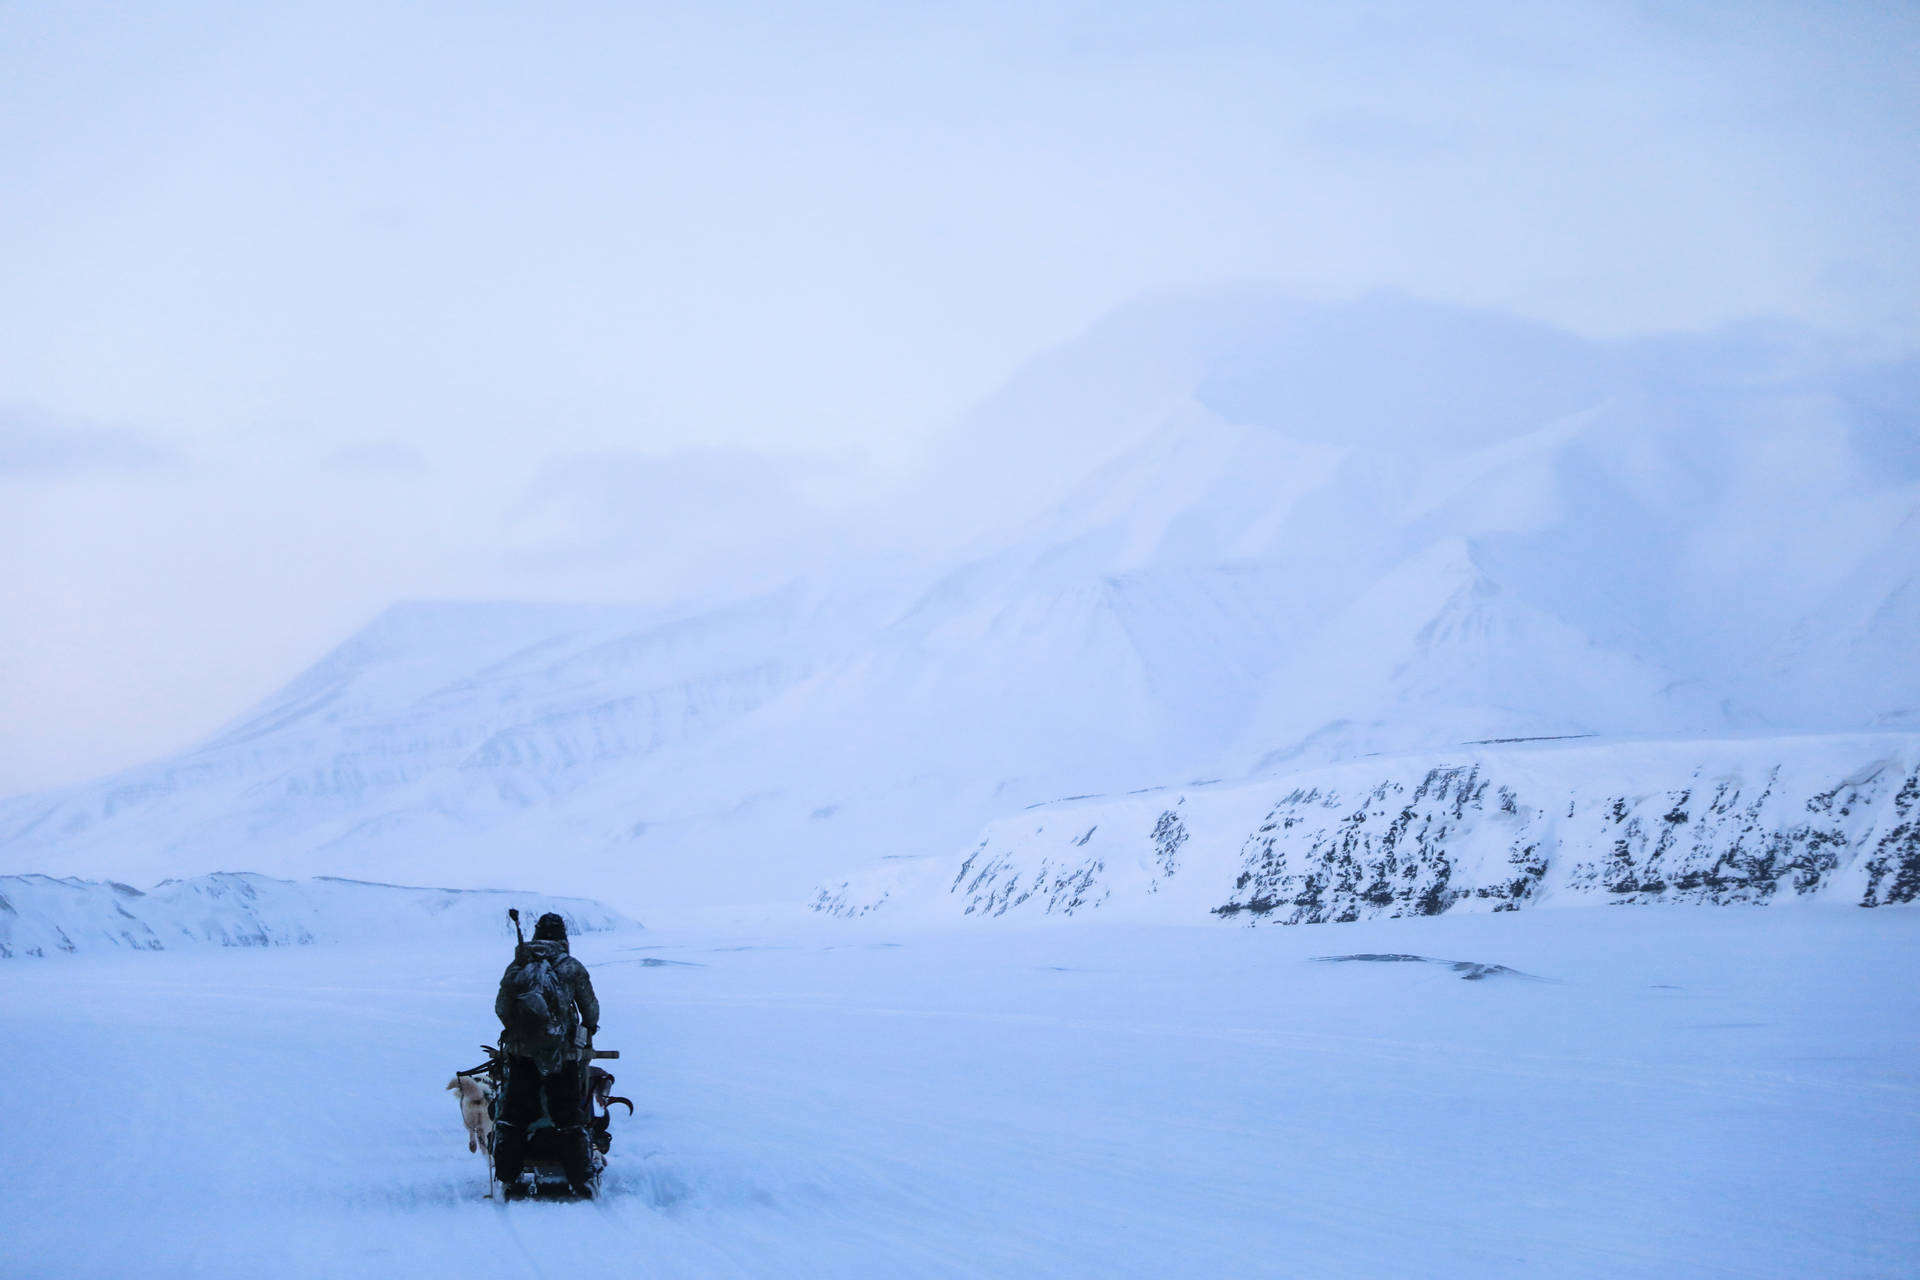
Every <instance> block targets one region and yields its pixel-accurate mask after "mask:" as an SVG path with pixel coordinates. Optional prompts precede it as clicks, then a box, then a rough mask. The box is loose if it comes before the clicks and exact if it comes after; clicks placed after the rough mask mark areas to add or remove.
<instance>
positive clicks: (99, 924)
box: [0, 872, 636, 959]
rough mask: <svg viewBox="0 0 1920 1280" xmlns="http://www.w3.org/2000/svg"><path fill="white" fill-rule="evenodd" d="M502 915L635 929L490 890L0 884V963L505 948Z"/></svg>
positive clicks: (321, 884) (229, 879)
mask: <svg viewBox="0 0 1920 1280" xmlns="http://www.w3.org/2000/svg"><path fill="white" fill-rule="evenodd" d="M508 907H518V908H519V909H520V912H521V914H522V915H523V916H524V917H526V920H527V923H528V926H529V927H531V923H532V921H533V920H534V919H537V918H538V917H539V916H540V915H541V914H543V913H545V912H548V911H553V912H557V913H559V914H560V915H561V916H562V917H563V918H564V919H565V920H566V922H567V930H568V932H569V933H570V934H580V933H597V932H604V931H607V930H611V929H622V928H633V927H636V926H635V925H634V922H633V921H631V920H629V919H628V918H627V917H626V916H624V915H621V914H620V913H619V912H618V911H615V910H613V909H612V908H610V907H607V906H604V905H602V904H601V903H598V902H592V901H588V900H585V899H581V898H551V897H546V896H543V895H540V894H533V893H512V892H509V891H507V890H502V889H494V890H476V889H422V888H414V887H410V886H404V885H391V884H369V883H366V882H363V881H358V880H337V879H331V878H321V879H316V880H307V881H290V880H275V879H272V878H271V877H268V876H261V875H251V874H246V873H240V872H221V873H217V874H214V875H205V876H197V877H195V878H193V879H191V880H168V881H165V882H163V883H161V884H159V885H157V886H155V887H154V888H152V889H148V890H146V891H144V892H143V891H141V890H139V889H136V888H134V887H133V886H131V885H125V884H120V883H117V882H115V881H111V880H109V881H104V882H101V881H91V880H72V879H61V880H56V879H54V878H53V877H51V876H43V875H25V876H0V959H7V958H11V957H15V956H47V955H54V954H59V953H63V952H64V953H72V952H76V951H104V950H113V949H119V950H130V951H166V950H178V949H181V948H192V947H286V946H306V945H309V944H312V943H316V942H346V941H373V940H393V939H396V938H409V939H422V938H426V939H441V940H445V941H455V940H469V939H484V938H502V939H510V938H512V937H513V927H512V925H511V923H509V921H508V919H507V914H506V912H507V908H508Z"/></svg>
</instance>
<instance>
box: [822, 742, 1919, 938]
mask: <svg viewBox="0 0 1920 1280" xmlns="http://www.w3.org/2000/svg"><path fill="white" fill-rule="evenodd" d="M935 865H936V864H935V863H933V862H932V861H931V860H929V861H928V862H926V863H925V864H923V865H919V866H915V867H904V868H903V867H898V866H893V867H888V868H885V869H883V870H881V871H878V872H875V873H874V874H872V875H870V876H868V877H866V878H863V879H861V880H849V881H845V882H841V883H839V884H836V885H833V886H829V887H828V888H826V889H823V890H822V891H821V892H820V893H819V894H818V895H817V896H816V898H815V901H814V907H815V909H816V910H820V911H825V912H827V913H829V914H834V915H859V914H865V913H866V912H867V911H870V910H873V909H876V908H878V907H881V906H884V907H886V908H887V909H889V910H902V909H911V908H913V907H915V906H916V905H917V906H918V907H919V908H920V909H923V910H926V909H931V910H944V911H951V912H956V913H958V914H962V915H976V916H1002V915H1008V914H1025V915H1062V916H1069V915H1074V914H1078V913H1085V912H1088V911H1093V910H1100V911H1104V912H1120V913H1129V914H1133V913H1150V914H1155V915H1164V916H1174V917H1182V916H1184V917H1186V918H1195V917H1198V916H1200V915H1202V914H1204V913H1211V914H1213V915H1215V916H1221V917H1226V918H1229V919H1241V920H1247V921H1275V922H1279V923H1283V924H1317V923H1323V922H1327V921H1347V920H1359V919H1364V918H1369V917H1374V916H1403V915H1436V914H1439V913H1440V912H1443V911H1448V910H1454V909H1467V910H1483V911H1486V910H1490V911H1511V910H1517V909H1519V908H1520V907H1523V906H1529V905H1533V904H1536V903H1557V904H1563V905H1566V904H1578V903H1585V902H1613V903H1643V902H1692V903H1714V904H1731V903H1756V904H1757V903H1768V902H1779V901H1788V900H1798V899H1820V900H1825V901H1833V902H1847V903H1857V904H1859V905H1861V906H1880V905H1886V904H1892V903H1906V902H1913V901H1916V900H1920V738H1916V737H1914V736H1912V735H1867V736H1856V737H1810V738H1784V739H1783V738H1772V739H1755V740H1749V741H1731V742H1661V743H1616V744H1606V745H1594V746H1548V745H1542V746H1535V747H1532V748H1528V747H1525V746H1512V747H1504V748H1503V747H1498V746H1491V747H1488V748H1485V749H1483V750H1482V751H1480V752H1476V753H1474V754H1471V755H1465V754H1463V755H1456V756H1452V757H1438V758H1436V757H1407V758H1401V759H1397V760H1369V761H1356V762H1353V763H1350V764H1346V765H1342V766H1337V767H1331V768H1324V769H1318V770H1314V771H1311V772H1308V773H1303V774H1297V775H1293V776H1290V777H1287V778H1284V779H1279V780H1270V781H1265V782H1256V783H1247V784H1240V785H1236V786H1231V787H1205V786H1202V787H1191V788H1188V789H1186V790H1184V791H1165V792H1152V793H1147V794H1143V795H1138V796H1130V797H1125V798H1121V799H1115V800H1101V801H1091V802H1078V803H1063V804H1058V805H1050V806H1044V807H1041V808H1038V809H1035V810H1030V811H1028V812H1027V813H1025V814H1023V815H1021V816H1019V817H1016V818H1010V819H1006V820H1004V821H1001V822H997V823H995V824H993V826H991V827H989V828H988V830H987V832H986V834H985V837H984V838H983V839H982V840H981V841H980V843H979V845H978V846H977V847H976V848H975V849H974V850H973V851H972V852H971V853H969V854H968V855H967V856H966V857H965V858H964V859H963V860H961V861H960V862H959V864H958V866H957V868H954V867H953V866H952V865H951V864H948V866H947V868H946V869H947V871H948V872H949V874H946V875H945V876H940V877H936V875H935V871H934V868H935Z"/></svg>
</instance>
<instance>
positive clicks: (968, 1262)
mask: <svg viewBox="0 0 1920 1280" xmlns="http://www.w3.org/2000/svg"><path fill="white" fill-rule="evenodd" d="M579 954H580V955H581V957H582V958H583V959H584V960H585V961H586V962H587V963H588V964H589V966H590V967H591V968H592V970H593V974H594V979H595V983H596V986H597V988H598V990H599V993H600V995H601V999H602V1002H603V1004H604V1005H605V1006H606V1009H607V1014H606V1017H605V1028H604V1030H603V1033H602V1036H601V1041H602V1043H603V1045H605V1046H606V1047H612V1048H619V1049H621V1050H622V1051H623V1057H622V1059H621V1060H620V1061H619V1062H618V1063H615V1064H612V1065H613V1066H614V1067H615V1068H616V1074H617V1076H618V1078H619V1088H618V1090H617V1091H618V1092H621V1093H623V1094H626V1095H627V1096H630V1097H632V1098H633V1099H634V1101H635V1103H636V1106H637V1108H638V1115H637V1116H636V1117H635V1118H634V1119H632V1120H631V1121H629V1120H627V1119H626V1118H625V1117H624V1115H622V1116H621V1117H620V1118H619V1119H617V1120H616V1121H615V1135H616V1136H615V1145H614V1150H613V1159H612V1164H611V1166H610V1168H609V1170H608V1176H607V1195H606V1196H605V1197H604V1198H603V1200H602V1201H601V1202H600V1203H597V1204H594V1205H539V1204H531V1205H513V1206H503V1205H499V1204H494V1203H488V1202H487V1201H485V1200H484V1199H482V1198H481V1197H482V1194H483V1192H484V1170H483V1167H482V1164H481V1161H480V1160H479V1158H478V1157H476V1156H472V1155H469V1154H468V1152H467V1151H466V1147H465V1142H464V1139H463V1134H462V1131H461V1128H460V1123H459V1118H458V1114H457V1108H456V1105H455V1103H454V1101H453V1097H452V1095H451V1094H448V1093H446V1092H444V1091H443V1089H442V1086H443V1085H444V1084H445V1083H446V1080H447V1077H448V1076H449V1075H450V1074H451V1073H452V1072H453V1071H454V1070H455V1069H456V1068H459V1067H465V1066H470V1065H472V1064H473V1063H475V1062H477V1061H478V1060H479V1057H480V1054H479V1051H478V1048H477V1046H478V1044H479V1043H480V1042H481V1041H482V1040H483V1039H486V1038H489V1037H490V1034H491V1031H492V1019H491V1017H490V1014H489V1009H490V1005H491V998H492V993H493V987H494V983H495V982H496V980H497V978H498V975H499V971H500V969H501V968H502V967H503V966H504V964H505V962H506V959H507V956H506V954H505V950H504V949H503V948H499V947H491V946H490V947H484V948H482V947H474V946H457V947H445V946H442V947H437V948H426V947H418V946H415V947H408V946H404V945H396V946H394V947H391V948H377V947H369V946H358V945H356V946H337V947H312V948H300V949H290V950H285V951H278V950H276V951H245V952H226V951H221V952H200V953H179V954H152V955H122V956H106V955H102V956H88V955H80V956H76V957H68V958H61V959H58V960H46V961H23V962H17V963H14V964H10V965H9V966H8V967H7V969H6V971H5V977H4V982H0V1044H4V1046H5V1048H4V1049H3V1050H0V1091H3V1093H4V1096H5V1097H7V1098H9V1099H11V1100H13V1101H12V1105H11V1106H10V1107H9V1113H10V1114H9V1121H8V1127H7V1133H8V1141H7V1143H6V1151H7V1153H8V1159H7V1160H6V1161H5V1162H4V1168H3V1169H0V1274H4V1275H6V1276H8V1277H20V1278H23V1280H28V1278H33V1277H42V1276H46V1277H52V1276H60V1277H90V1276H103V1277H104V1276H123V1275H128V1274H139V1275H142V1276H149V1277H167V1276H187V1275H195V1276H216V1277H218V1276H229V1275H233V1276H237V1275H273V1276H277V1277H278V1276H288V1277H291V1276H308V1275H312V1276H321V1275H343V1274H352V1275H357V1276H386V1275H417V1274H419V1273H421V1271H422V1270H423V1269H424V1270H425V1271H426V1272H427V1273H428V1274H443V1275H460V1276H463V1277H467V1276H508V1275H512V1276H519V1275H581V1274H587V1275H596V1276H724V1275H740V1276H800V1275H821V1276H902V1275H908V1276H921V1275H926V1276H977V1275H996V1276H1035V1275H1123V1276H1132V1275H1137V1276H1166V1275H1176V1274H1191V1275H1289V1276H1334V1277H1346V1276H1352V1277H1363V1276H1365V1277H1385V1276H1405V1275H1424V1276H1476V1277H1483V1276H1523V1275H1527V1276H1533V1275H1543V1274H1554V1275H1563V1276H1629V1275H1632V1276H1645V1275H1659V1276H1669V1277H1690V1276H1701V1277H1705V1276H1714V1277H1724V1276H1774V1275H1777V1276H1783V1277H1785V1276H1793V1277H1803V1276H1810V1275H1819V1276H1829V1277H1838V1276H1863V1277H1864V1276H1898V1275H1911V1274H1913V1273H1914V1272H1915V1270H1916V1269H1917V1268H1920V1219H1916V1217H1915V1215H1914V1214H1913V1213H1912V1206H1913V1205H1914V1204H1915V1203H1920V1160H1916V1157H1915V1156H1914V1152H1915V1151H1917V1150H1920V1070H1916V1065H1915V1064H1916V1063H1920V992H1916V990H1915V987H1914V984H1913V982H1912V975H1913V973H1914V972H1916V962H1920V912H1915V911H1911V910H1905V909H1883V910H1879V911H1871V912H1869V911H1859V910H1854V909H1840V908H1831V907H1825V906H1807V907H1805V908H1803V909H1801V910H1796V911H1791V912H1780V911H1761V910H1751V909H1742V908H1716V909H1696V908H1667V907H1640V908H1637V909H1635V910H1631V911H1616V910H1608V909H1598V908H1589V909H1578V910H1537V911H1533V912H1520V913H1508V914H1499V915H1450V916H1442V917H1437V918H1432V919H1399V920H1379V921H1369V922H1362V923H1357V924H1349V925H1320V926H1300V927H1295V928H1287V929H1260V930H1248V929H1238V928H1231V927H1223V926H1219V925H1213V926H1210V927H1208V926H1202V927H1178V926H1150V925H1125V924H1100V925H1087V924H1081V923H1079V922H1067V923H1065V924H1060V923H1055V924H1051V925H1049V926H1047V927H1046V928H1044V929H1023V928H1017V927H1010V926H992V925H989V926H974V927H972V928H970V929H969V930H968V931H966V932H952V933H922V934H918V935H902V934H888V933H885V932H882V931H879V930H877V929H874V928H871V927H862V926H859V925H845V924H831V925H829V924H824V923H804V924H802V923H796V924H791V925H782V926H780V927H777V928H776V927H771V926H766V927H762V928H760V929H759V930H757V931H756V932H755V934H754V935H752V936H741V935H738V934H723V933H721V932H717V931H716V932H711V933H700V934H695V933H684V934H678V935H660V934H655V933H650V932H649V933H628V934H624V935H613V936H600V937H595V938H590V939H586V940H583V941H582V942H581V944H580V948H579ZM1356 954H1372V955H1414V956H1425V957H1432V958H1436V959H1440V960H1449V961H1452V960H1466V961H1476V962H1480V963H1484V964H1499V965H1505V966H1508V967H1509V968H1510V969H1513V970H1516V971H1518V972H1517V973H1515V974H1498V973H1496V974H1494V975H1492V976H1489V977H1486V978H1483V979H1480V980H1475V981H1467V980H1463V979H1462V977H1461V976H1460V974H1459V973H1457V972H1456V971H1454V970H1453V969H1452V968H1450V967H1448V966H1446V965H1442V964H1424V963H1415V962H1411V961H1405V960H1356V961H1349V962H1345V963H1330V962H1320V961H1316V959H1315V958H1316V957H1322V956H1346V955H1356Z"/></svg>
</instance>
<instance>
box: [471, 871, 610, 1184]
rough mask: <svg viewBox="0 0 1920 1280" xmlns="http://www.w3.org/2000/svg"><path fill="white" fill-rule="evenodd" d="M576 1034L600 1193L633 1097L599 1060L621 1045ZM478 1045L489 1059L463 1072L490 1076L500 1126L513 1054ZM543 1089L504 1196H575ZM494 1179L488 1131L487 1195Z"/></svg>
mask: <svg viewBox="0 0 1920 1280" xmlns="http://www.w3.org/2000/svg"><path fill="white" fill-rule="evenodd" d="M507 917H508V918H509V919H511V920H512V921H513V932H514V937H515V939H516V941H517V942H518V943H519V944H520V946H521V947H523V948H524V947H525V945H526V938H525V937H524V936H523V935H522V934H521V932H520V912H519V911H518V910H515V909H511V908H509V909H508V911H507ZM516 954H518V952H516ZM574 1036H575V1039H574V1042H573V1054H572V1057H571V1059H570V1060H571V1062H572V1064H573V1065H574V1066H575V1067H576V1068H577V1069H578V1070H579V1072H580V1096H581V1097H582V1098H583V1099H585V1100H586V1104H587V1123H586V1131H587V1167H588V1169H589V1170H590V1173H589V1177H588V1183H587V1185H588V1187H589V1188H590V1192H591V1194H593V1195H595V1196H597V1195H598V1194H599V1193H600V1175H601V1174H602V1173H603V1172H605V1171H606V1167H607V1152H608V1151H609V1150H611V1149H612V1147H613V1133H612V1127H613V1105H614V1104H615V1103H616V1102H617V1103H619V1104H620V1105H622V1106H624V1107H626V1109H627V1114H628V1115H629V1116H631V1115H632V1114H633V1103H632V1102H631V1101H629V1100H628V1099H626V1098H619V1097H615V1096H614V1093H613V1073H612V1072H610V1071H608V1070H607V1069H606V1068H604V1067H601V1066H598V1065H596V1063H598V1062H605V1061H608V1060H611V1059H615V1058H618V1057H619V1056H620V1051H619V1050H618V1049H596V1048H594V1047H593V1037H592V1035H590V1034H589V1033H588V1031H587V1029H586V1028H585V1027H576V1028H575V1030H574ZM480 1047H481V1048H482V1049H483V1050H485V1051H486V1054H487V1060H486V1062H485V1063H483V1064H482V1065H480V1066H477V1067H474V1068H471V1069H470V1070H467V1071H462V1072H460V1073H459V1074H460V1075H463V1076H471V1077H473V1078H474V1079H476V1080H484V1081H486V1083H487V1089H488V1093H489V1097H488V1100H487V1115H488V1117H489V1118H490V1119H491V1120H492V1121H493V1123H494V1124H495V1125H496V1126H497V1125H499V1124H500V1122H501V1119H502V1112H503V1111H504V1110H505V1107H506V1098H507V1080H508V1076H509V1075H510V1074H511V1073H512V1071H513V1062H514V1059H513V1058H511V1057H510V1056H509V1055H507V1054H506V1053H504V1052H502V1051H501V1050H500V1049H499V1048H498V1047H497V1046H495V1045H490V1044H483V1045H481V1046H480ZM539 1092H540V1116H539V1118H538V1119H537V1120H535V1121H533V1123H531V1124H529V1125H528V1126H527V1150H526V1164H525V1166H524V1167H523V1168H522V1170H521V1172H520V1176H519V1178H518V1179H517V1180H516V1184H515V1185H514V1186H512V1187H502V1188H501V1193H502V1196H503V1198H505V1199H509V1200H513V1199H519V1198H520V1197H521V1196H522V1195H533V1196H539V1197H542V1198H554V1197H564V1198H572V1197H573V1195H574V1192H573V1189H572V1187H571V1185H570V1184H569V1182H568V1179H567V1170H566V1162H565V1160H564V1158H563V1156H562V1152H561V1146H560V1143H561V1137H560V1130H559V1128H558V1127H557V1126H556V1125H555V1124H554V1122H553V1117H552V1116H551V1115H550V1114H548V1110H547V1096H546V1090H544V1089H542V1090H540V1091H539ZM496 1131H497V1130H496ZM494 1180H495V1179H494V1172H493V1143H492V1139H491V1137H490V1138H489V1140H488V1144H487V1195H488V1197H489V1198H491V1197H492V1195H493V1183H494Z"/></svg>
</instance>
